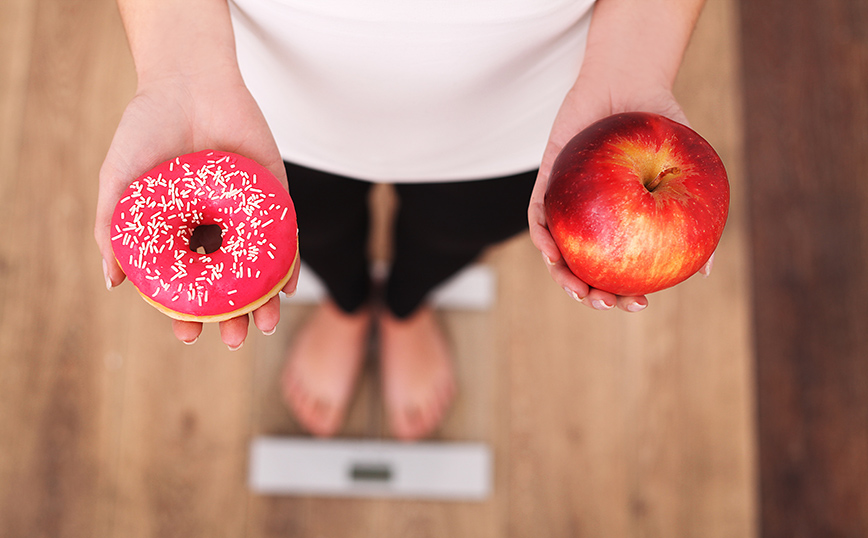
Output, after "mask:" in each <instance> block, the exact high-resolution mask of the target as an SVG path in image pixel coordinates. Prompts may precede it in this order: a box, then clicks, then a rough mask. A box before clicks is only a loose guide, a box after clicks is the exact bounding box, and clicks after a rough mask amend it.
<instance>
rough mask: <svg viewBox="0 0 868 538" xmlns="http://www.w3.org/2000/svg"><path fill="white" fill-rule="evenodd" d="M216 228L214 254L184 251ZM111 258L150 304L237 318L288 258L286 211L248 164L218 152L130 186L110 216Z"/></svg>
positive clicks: (265, 175) (279, 195)
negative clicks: (196, 235)
mask: <svg viewBox="0 0 868 538" xmlns="http://www.w3.org/2000/svg"><path fill="white" fill-rule="evenodd" d="M207 224H216V225H218V226H220V228H221V231H222V245H221V246H220V248H219V249H218V250H216V251H214V252H212V253H210V254H200V253H197V252H194V251H193V250H191V248H190V238H191V236H192V235H193V230H195V229H196V228H197V227H198V226H201V225H207ZM111 229H112V238H111V240H112V248H113V249H114V253H115V257H116V258H117V260H118V263H119V264H120V266H121V268H122V269H123V270H124V272H125V273H126V275H127V277H128V278H129V280H130V281H131V282H132V283H133V284H134V285H135V286H136V288H137V289H138V290H139V292H140V293H141V294H142V295H144V296H146V297H148V298H149V299H150V300H151V301H153V302H155V303H158V304H160V305H162V306H164V307H166V308H168V309H170V310H173V311H175V312H180V313H182V314H186V315H192V316H216V315H220V314H225V313H229V312H235V311H238V310H240V309H243V308H244V307H245V306H247V305H248V304H250V303H253V302H254V301H257V300H258V299H261V298H262V297H263V296H265V295H266V294H268V293H269V292H271V291H272V290H274V288H275V287H276V286H277V285H278V284H279V283H280V281H281V280H282V279H283V278H284V277H285V276H286V274H287V273H288V272H289V270H290V268H291V267H292V263H293V261H294V260H295V257H296V251H297V239H298V238H297V235H298V230H297V227H296V220H295V208H294V206H293V204H292V200H291V199H290V197H289V193H288V192H287V191H286V188H284V186H283V185H281V183H280V182H279V181H278V180H277V179H276V178H275V177H274V176H273V175H272V174H271V173H270V172H269V171H268V170H266V169H265V168H264V167H262V166H261V165H259V164H258V163H256V162H254V161H252V160H250V159H247V158H245V157H242V156H240V155H235V154H233V153H227V152H222V151H212V150H206V151H200V152H198V153H191V154H188V155H182V156H180V157H178V158H176V159H172V160H170V161H166V162H164V163H162V164H160V165H159V166H157V167H156V168H154V169H153V170H150V171H149V172H147V173H145V174H143V175H142V176H141V177H139V178H138V179H136V180H135V181H134V182H133V183H132V184H131V185H130V186H129V187H128V188H127V190H126V192H125V193H124V194H123V196H122V197H121V200H120V202H118V204H117V206H116V207H115V212H114V215H113V218H112V228H111Z"/></svg>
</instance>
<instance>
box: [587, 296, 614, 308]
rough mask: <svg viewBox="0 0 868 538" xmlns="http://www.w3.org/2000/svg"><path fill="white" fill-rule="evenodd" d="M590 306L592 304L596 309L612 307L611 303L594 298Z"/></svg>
mask: <svg viewBox="0 0 868 538" xmlns="http://www.w3.org/2000/svg"><path fill="white" fill-rule="evenodd" d="M591 306H593V307H594V308H596V309H597V310H609V309H610V308H612V305H609V304H606V302H605V301H603V300H602V299H596V300H595V301H592V302H591Z"/></svg>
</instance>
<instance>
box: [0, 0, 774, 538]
mask: <svg viewBox="0 0 868 538" xmlns="http://www.w3.org/2000/svg"><path fill="white" fill-rule="evenodd" d="M737 7H738V6H737V3H736V1H735V0H709V2H708V4H707V7H706V10H705V12H704V14H703V17H702V19H701V21H700V25H699V28H698V29H697V32H696V35H695V38H694V40H693V42H692V45H691V48H690V50H689V51H688V55H687V58H686V60H685V64H684V67H683V70H682V74H681V77H680V79H679V81H678V85H677V93H678V96H679V97H680V99H681V102H682V104H683V105H684V107H685V109H686V111H687V113H688V116H689V117H690V119H691V122H692V124H693V127H694V128H696V129H697V130H699V131H700V132H702V133H703V134H704V135H705V136H706V137H707V138H708V139H709V140H710V141H711V142H712V144H713V145H714V146H715V147H716V148H717V149H718V150H719V152H720V153H721V155H722V157H723V159H724V161H725V162H726V164H727V167H728V170H729V172H730V176H731V182H732V191H733V206H732V212H731V218H730V222H729V225H728V228H727V230H726V233H725V236H724V239H723V241H722V244H721V246H720V249H719V250H718V255H717V264H716V266H715V270H714V274H713V275H712V277H711V278H709V279H702V278H699V277H696V278H694V279H691V280H690V281H688V282H686V283H685V284H683V285H681V286H679V287H677V288H675V289H672V290H669V291H666V292H663V293H660V294H657V295H654V296H652V297H651V307H650V308H649V309H648V310H647V311H645V312H643V313H641V314H638V315H627V314H625V313H622V312H608V313H597V312H591V311H589V310H588V309H585V308H583V307H580V306H579V305H577V304H575V303H574V302H573V301H572V300H571V299H569V298H568V297H567V296H566V295H565V294H564V293H563V292H562V291H561V290H560V289H559V288H558V287H557V286H556V285H555V284H554V283H553V282H552V281H551V280H550V278H549V277H548V274H547V272H546V270H545V268H544V266H543V264H542V262H541V260H540V256H539V254H538V252H536V251H535V249H534V248H533V246H532V245H531V244H530V242H529V240H527V239H526V238H520V239H517V240H514V241H511V242H509V243H508V244H505V245H503V246H501V247H498V248H497V249H495V250H493V251H492V252H491V253H490V255H489V256H488V257H487V259H486V261H487V262H488V263H490V264H491V266H492V267H493V268H494V269H495V271H496V272H497V275H498V297H497V304H496V306H495V307H494V308H493V309H492V310H491V311H489V312H482V313H480V312H459V311H444V312H443V313H442V319H443V323H444V324H445V327H446V329H447V331H448V333H449V335H450V337H451V339H452V342H453V344H454V348H455V350H456V353H457V356H458V361H459V376H460V386H461V391H462V392H461V395H460V397H459V400H458V401H457V404H456V406H455V408H454V410H453V411H452V413H451V415H450V416H449V419H448V421H447V423H446V424H445V426H444V427H443V429H442V432H441V433H440V434H438V439H443V440H473V441H483V442H486V443H488V444H489V445H490V446H491V447H492V448H493V451H494V454H495V462H496V467H495V489H494V493H493V495H492V496H491V498H490V499H488V500H486V501H484V502H478V503H448V502H443V503H441V502H419V501H385V500H336V499H317V498H277V497H261V496H257V495H253V494H251V493H250V492H249V491H248V489H247V488H246V486H245V481H246V462H247V450H248V443H249V441H250V439H251V437H252V436H254V435H257V434H261V433H269V434H297V433H298V432H299V430H298V428H297V427H296V426H295V424H294V422H293V419H292V417H291V416H290V415H289V414H288V412H287V411H286V410H285V409H284V408H283V406H282V405H281V403H280V400H279V397H278V392H277V384H276V383H277V373H278V371H279V369H280V366H281V361H282V359H283V354H284V352H285V349H286V347H287V345H288V343H289V342H290V341H291V339H292V337H293V332H294V331H295V330H296V329H297V327H298V326H299V323H300V322H301V321H302V320H303V319H304V317H305V315H306V314H307V313H308V312H307V310H306V309H305V308H304V307H287V308H286V309H285V312H284V319H283V321H282V322H281V325H280V327H279V329H280V330H279V331H278V332H277V334H275V335H273V336H271V337H264V336H262V335H254V336H252V337H251V338H250V339H249V341H248V343H247V344H246V345H245V346H244V347H243V348H242V349H241V350H240V351H238V352H235V353H231V352H229V351H227V350H226V348H225V346H223V345H222V344H220V343H219V338H218V336H217V333H216V328H214V327H208V328H207V329H206V331H205V334H204V335H203V337H202V338H201V339H200V340H199V342H198V343H197V344H196V345H195V346H192V347H187V346H184V345H182V344H180V343H178V342H177V341H176V340H175V339H174V338H173V337H172V335H171V332H170V330H169V324H168V322H167V321H166V319H164V318H163V317H161V315H159V314H158V313H157V312H156V310H154V309H152V308H151V307H149V306H148V305H146V304H145V303H144V302H143V301H142V300H141V299H139V298H138V297H137V296H136V294H135V293H134V291H133V289H132V287H131V286H129V285H124V286H122V287H121V288H119V289H116V290H114V291H112V292H107V291H106V290H105V288H104V285H103V280H102V274H101V270H100V258H99V255H98V252H97V249H96V246H95V245H94V242H93V239H92V234H91V229H92V218H93V214H94V207H95V202H96V181H97V179H96V178H97V172H98V169H99V166H100V163H101V161H102V158H103V156H104V153H105V151H106V148H107V147H108V144H109V142H110V139H111V136H112V133H113V130H114V127H115V125H116V123H117V121H118V119H119V117H120V113H121V111H122V110H123V107H124V105H125V103H126V101H127V100H128V99H129V97H130V96H131V92H132V91H133V89H134V83H135V81H134V77H133V73H132V67H131V63H130V58H129V55H128V51H127V48H126V44H125V39H124V36H123V33H122V30H121V28H120V25H119V21H118V17H117V13H116V8H115V7H114V3H113V2H112V1H111V0H3V1H2V2H0V163H2V168H0V229H2V230H3V238H2V240H0V536H2V537H4V538H5V537H8V538H25V537H26V538H37V537H50V538H62V537H75V538H80V537H81V538H83V537H97V538H103V537H119V538H121V537H122V538H136V537H146V536H147V537H159V538H169V537H175V536H177V537H183V538H193V537H199V536H201V537H207V538H214V537H277V536H291V537H299V538H305V537H343V536H353V537H359V538H363V537H366V536H371V537H378V538H383V537H392V536H394V537H407V536H411V537H416V536H420V537H423V536H435V537H442V536H450V537H473V538H486V537H490V538H501V537H554V538H560V537H565V538H566V537H578V536H580V537H600V538H613V537H661V538H679V537H684V538H688V537H697V536H701V537H704V538H716V537H719V538H750V537H752V536H756V535H757V533H758V520H759V509H758V495H757V491H758V488H757V477H758V472H757V468H756V459H757V448H756V447H757V438H756V435H755V418H754V417H755V413H754V406H755V403H754V398H755V396H754V394H755V391H754V377H753V376H754V370H753V365H754V357H753V345H752V342H753V340H752V331H753V323H752V319H751V317H752V315H751V306H752V295H751V285H750V280H749V275H750V273H751V271H750V266H749V261H750V260H749V256H748V254H749V252H750V248H749V244H748V219H747V211H746V181H745V175H744V157H743V155H742V141H743V140H742V132H743V125H742V119H741V118H742V108H741V107H742V103H741V98H740V96H741V79H740V72H741V70H740V65H739V62H740V60H739V53H740V48H739V41H738V35H739V33H738V25H739V12H738V10H737ZM375 379H376V377H375V375H374V373H373V369H372V371H371V373H369V374H368V376H367V378H366V379H365V382H364V383H363V386H362V388H361V390H360V391H359V394H358V396H357V399H356V402H355V405H354V407H353V410H352V414H351V417H350V421H349V424H348V426H347V430H346V432H345V436H347V437H353V438H357V437H367V438H377V437H382V436H384V435H385V431H384V427H383V420H382V408H381V405H380V401H379V398H378V393H377V384H376V381H375Z"/></svg>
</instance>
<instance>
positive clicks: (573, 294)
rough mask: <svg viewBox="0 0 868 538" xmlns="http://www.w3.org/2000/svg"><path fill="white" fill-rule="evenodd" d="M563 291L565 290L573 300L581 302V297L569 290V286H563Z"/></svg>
mask: <svg viewBox="0 0 868 538" xmlns="http://www.w3.org/2000/svg"><path fill="white" fill-rule="evenodd" d="M564 291H565V292H567V295H569V296H570V297H572V298H573V300H575V301H578V302H580V303H581V302H582V298H581V297H579V294H578V293H576V292H574V291H573V290H571V289H570V288H567V287H564Z"/></svg>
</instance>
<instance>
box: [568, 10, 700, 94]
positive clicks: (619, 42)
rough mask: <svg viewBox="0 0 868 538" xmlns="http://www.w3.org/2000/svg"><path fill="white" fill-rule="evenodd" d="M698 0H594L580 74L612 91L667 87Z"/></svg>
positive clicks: (685, 41)
mask: <svg viewBox="0 0 868 538" xmlns="http://www.w3.org/2000/svg"><path fill="white" fill-rule="evenodd" d="M702 4H703V0H643V1H641V2H632V1H628V0H599V1H598V2H597V5H596V7H595V9H594V14H593V18H592V22H591V28H590V31H589V35H588V43H587V48H586V52H585V59H584V62H583V64H582V75H581V76H582V77H586V78H591V79H593V80H597V81H598V82H599V83H602V84H605V85H608V86H609V87H610V88H612V89H613V90H615V91H622V90H623V91H628V92H629V91H631V90H638V91H642V88H647V87H654V88H658V89H665V90H667V91H669V90H671V89H672V86H673V84H674V82H675V77H676V75H677V73H678V69H679V67H680V65H681V61H682V58H683V56H684V51H685V49H686V48H687V44H688V42H689V40H690V35H691V34H692V32H693V28H694V26H695V24H696V20H697V18H698V16H699V12H700V10H701V6H702Z"/></svg>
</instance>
